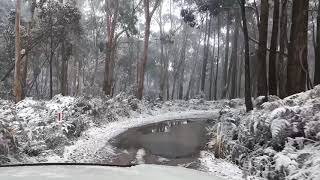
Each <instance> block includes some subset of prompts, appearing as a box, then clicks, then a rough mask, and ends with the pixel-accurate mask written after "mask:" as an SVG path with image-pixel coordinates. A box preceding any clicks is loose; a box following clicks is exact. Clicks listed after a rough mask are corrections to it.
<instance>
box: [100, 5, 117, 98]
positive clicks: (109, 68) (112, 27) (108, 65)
mask: <svg viewBox="0 0 320 180" xmlns="http://www.w3.org/2000/svg"><path fill="white" fill-rule="evenodd" d="M105 4H106V16H107V17H106V21H107V37H108V40H107V44H106V58H105V73H104V88H103V89H104V92H105V95H107V96H112V86H113V76H114V75H113V73H114V61H115V59H114V57H115V54H116V52H115V51H116V26H117V23H118V16H119V0H112V1H110V0H105Z"/></svg>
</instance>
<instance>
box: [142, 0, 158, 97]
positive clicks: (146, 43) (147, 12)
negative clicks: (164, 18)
mask: <svg viewBox="0 0 320 180" xmlns="http://www.w3.org/2000/svg"><path fill="white" fill-rule="evenodd" d="M159 3H160V0H156V2H155V5H154V7H153V9H152V10H151V12H150V2H149V0H143V5H144V13H145V21H146V22H145V31H144V46H143V47H144V48H143V57H142V60H141V63H140V66H141V68H140V70H139V72H138V73H139V76H138V77H139V79H138V91H137V98H138V99H140V100H141V99H142V97H143V88H144V87H143V86H144V74H145V67H146V65H147V62H148V50H149V38H150V23H151V18H152V16H153V14H154V12H155V11H156V9H157V7H158V6H159Z"/></svg>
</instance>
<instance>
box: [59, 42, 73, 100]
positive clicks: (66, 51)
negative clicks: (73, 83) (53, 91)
mask: <svg viewBox="0 0 320 180" xmlns="http://www.w3.org/2000/svg"><path fill="white" fill-rule="evenodd" d="M71 52H72V47H71V44H70V43H68V42H66V41H63V42H62V45H61V54H62V66H61V81H60V88H61V90H60V92H61V94H62V95H63V96H66V95H68V64H69V57H70V55H71Z"/></svg>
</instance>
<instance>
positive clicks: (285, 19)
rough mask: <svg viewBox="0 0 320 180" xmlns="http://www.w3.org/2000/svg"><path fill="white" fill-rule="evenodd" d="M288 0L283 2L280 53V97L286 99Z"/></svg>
mask: <svg viewBox="0 0 320 180" xmlns="http://www.w3.org/2000/svg"><path fill="white" fill-rule="evenodd" d="M287 3H288V0H281V18H280V42H279V43H280V44H279V45H280V53H279V66H278V67H279V97H280V98H285V97H286V81H287V80H286V79H287V78H286V77H287V68H286V67H287V62H286V61H285V56H284V55H283V54H284V53H285V52H286V51H287V44H288V34H287V30H288V29H287V26H288V25H287V24H288V14H287Z"/></svg>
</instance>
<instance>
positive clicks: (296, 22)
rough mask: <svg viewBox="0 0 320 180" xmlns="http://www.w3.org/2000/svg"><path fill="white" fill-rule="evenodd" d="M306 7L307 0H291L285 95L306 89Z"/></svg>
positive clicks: (307, 5) (307, 4)
mask: <svg viewBox="0 0 320 180" xmlns="http://www.w3.org/2000/svg"><path fill="white" fill-rule="evenodd" d="M308 7H309V0H304V1H301V0H293V6H292V26H291V33H290V44H289V57H288V72H287V78H288V81H287V95H289V96H290V95H292V94H296V93H300V92H302V91H305V90H306V82H307V77H308V74H309V72H308V56H307V55H308Z"/></svg>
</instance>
